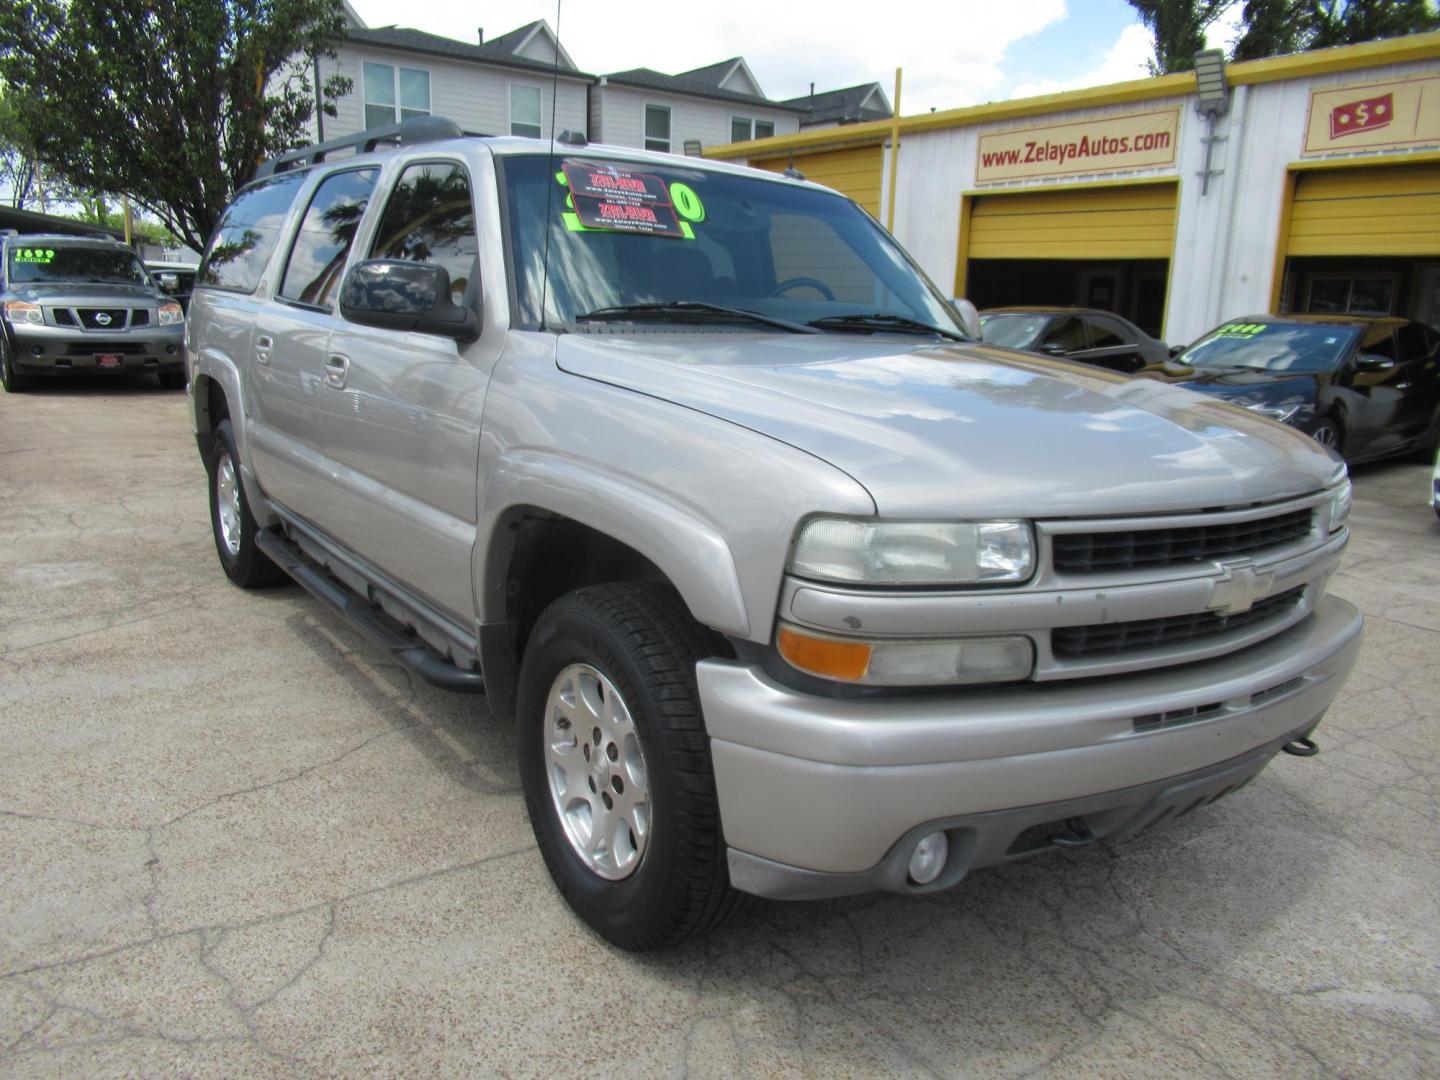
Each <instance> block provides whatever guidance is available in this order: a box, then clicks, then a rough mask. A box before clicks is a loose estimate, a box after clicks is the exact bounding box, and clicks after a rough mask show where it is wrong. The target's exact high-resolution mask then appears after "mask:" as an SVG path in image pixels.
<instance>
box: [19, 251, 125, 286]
mask: <svg viewBox="0 0 1440 1080" xmlns="http://www.w3.org/2000/svg"><path fill="white" fill-rule="evenodd" d="M9 272H10V281H11V282H12V283H13V284H15V285H25V284H34V283H36V282H50V281H57V282H84V283H86V284H92V283H104V284H114V285H149V284H150V279H149V278H148V277H146V276H145V268H144V267H143V266H141V265H140V260H139V259H137V258H136V257H135V255H134V253H132V252H130V251H128V250H124V249H121V248H114V249H110V248H94V247H80V246H75V247H67V246H66V245H64V244H54V243H50V244H44V245H39V246H35V247H30V246H28V245H25V244H17V245H13V246H11V248H10V267H9Z"/></svg>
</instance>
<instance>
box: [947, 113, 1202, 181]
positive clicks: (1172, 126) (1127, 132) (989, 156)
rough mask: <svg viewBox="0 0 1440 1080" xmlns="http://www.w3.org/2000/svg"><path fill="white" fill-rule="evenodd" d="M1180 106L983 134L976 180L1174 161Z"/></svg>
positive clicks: (1144, 166) (1068, 173) (1126, 168)
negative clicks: (1177, 107)
mask: <svg viewBox="0 0 1440 1080" xmlns="http://www.w3.org/2000/svg"><path fill="white" fill-rule="evenodd" d="M1179 128H1180V110H1179V109H1160V110H1158V111H1156V112H1144V113H1134V114H1132V115H1128V116H1106V117H1101V118H1098V119H1094V120H1077V121H1075V122H1074V123H1069V124H1047V125H1046V126H1044V127H1035V128H1023V129H1021V130H1019V131H993V132H990V133H989V134H986V135H981V136H980V149H979V157H978V159H977V160H976V162H975V182H976V183H979V184H989V183H995V182H996V181H999V180H1023V179H1026V178H1027V177H1032V176H1078V175H1081V174H1084V173H1113V172H1128V171H1130V170H1133V169H1155V168H1163V167H1164V166H1166V165H1173V164H1175V149H1176V145H1177V144H1178V143H1179V141H1180V140H1179V138H1178V132H1179Z"/></svg>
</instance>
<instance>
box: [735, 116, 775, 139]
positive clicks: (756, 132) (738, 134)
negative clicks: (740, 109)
mask: <svg viewBox="0 0 1440 1080" xmlns="http://www.w3.org/2000/svg"><path fill="white" fill-rule="evenodd" d="M774 134H775V121H773V120H751V119H750V117H748V116H732V117H731V118H730V141H731V142H749V141H750V140H751V139H768V138H770V137H771V136H772V135H774Z"/></svg>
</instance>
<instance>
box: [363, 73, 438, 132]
mask: <svg viewBox="0 0 1440 1080" xmlns="http://www.w3.org/2000/svg"><path fill="white" fill-rule="evenodd" d="M364 78H365V126H366V127H367V128H372V127H381V126H382V125H385V124H393V123H396V122H397V121H400V120H408V119H410V117H412V116H429V115H430V72H428V71H425V70H424V69H423V68H407V67H396V66H395V65H393V64H376V63H373V62H372V61H369V60H366V61H365V65H364Z"/></svg>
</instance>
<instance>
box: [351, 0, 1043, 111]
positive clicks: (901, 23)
mask: <svg viewBox="0 0 1440 1080" xmlns="http://www.w3.org/2000/svg"><path fill="white" fill-rule="evenodd" d="M352 3H353V6H354V7H355V8H356V10H357V11H358V12H359V13H360V15H361V17H362V18H364V19H365V20H366V22H367V23H369V24H370V25H371V26H385V25H389V24H392V23H394V24H398V25H401V26H412V27H414V28H416V29H419V30H428V31H430V32H431V33H435V34H444V35H445V36H447V37H453V38H457V39H459V40H462V41H473V40H475V35H476V31H477V25H476V24H477V20H479V21H481V22H483V25H484V27H485V34H486V37H487V38H493V37H496V36H498V35H500V34H503V33H505V32H507V31H509V30H513V29H515V28H516V27H517V26H523V25H524V24H526V23H528V22H531V21H533V20H535V19H542V18H543V19H546V20H548V21H549V22H550V24H551V26H554V25H555V21H556V13H555V6H554V4H553V3H547V4H536V3H534V2H533V0H499V2H495V3H486V4H485V5H484V6H483V8H480V7H478V6H477V5H476V4H475V3H474V2H473V0H430V2H429V3H426V4H416V5H411V6H406V5H402V4H400V3H398V2H396V0H352ZM481 11H483V15H482V14H480V12H481ZM677 12H678V13H679V14H676V13H677ZM1065 15H1066V9H1065V0H1020V2H1018V3H1017V2H1010V3H1004V2H994V0H986V2H984V3H975V2H973V0H972V2H970V3H963V4H961V3H953V2H948V3H939V2H936V0H890V2H889V3H886V4H884V5H882V6H881V7H878V8H877V6H876V5H875V4H874V3H873V2H862V0H791V2H790V3H786V2H785V0H728V2H727V3H725V4H704V5H693V6H688V5H687V6H681V5H660V6H657V7H654V8H652V9H650V11H649V12H648V13H642V12H640V11H638V10H636V9H633V8H630V7H629V6H628V5H617V4H613V3H612V4H602V3H596V2H594V0H580V2H576V0H570V2H569V3H567V4H564V5H563V6H562V8H561V11H560V27H559V32H560V40H561V41H562V42H564V44H565V48H566V50H567V51H568V52H569V53H570V55H571V57H572V58H573V59H574V61H575V63H576V65H577V66H578V67H579V68H580V69H581V70H583V71H588V72H592V73H594V74H603V73H605V72H609V71H620V70H624V69H625V68H632V67H651V68H656V69H658V70H660V71H665V72H669V73H672V74H673V73H675V72H680V71H686V70H689V69H690V68H695V67H700V66H702V65H704V64H711V63H714V62H716V61H717V60H724V59H726V58H727V57H730V56H736V55H743V56H744V57H745V59H746V61H747V62H748V63H749V64H750V68H751V70H752V71H754V73H755V77H756V78H757V79H758V80H759V81H760V86H761V88H762V89H763V90H764V91H765V93H766V94H767V95H768V96H770V97H773V98H786V97H797V96H799V95H801V94H803V93H805V92H806V91H807V90H808V89H809V87H810V83H811V82H812V81H813V82H814V83H815V85H816V87H817V88H818V89H833V88H835V87H840V86H851V85H854V84H856V83H863V82H872V81H873V82H878V83H880V84H881V85H882V86H883V87H885V93H886V95H887V96H890V95H892V94H893V89H894V83H895V68H896V67H902V68H904V72H905V74H904V85H903V94H902V100H901V110H902V111H903V112H904V113H906V114H911V113H918V112H924V111H926V110H927V109H930V108H939V109H948V108H954V107H956V106H959V105H965V104H970V103H972V102H976V101H985V100H989V99H991V98H994V97H995V96H996V94H997V91H999V90H1000V89H1001V88H1002V87H1003V85H1004V82H1005V79H1004V75H1003V72H1002V62H1003V60H1004V53H1005V50H1006V49H1007V48H1008V47H1010V46H1011V45H1013V44H1014V43H1016V42H1018V41H1020V40H1022V39H1024V38H1026V37H1028V36H1030V35H1032V34H1036V33H1039V32H1040V31H1041V30H1043V29H1045V28H1046V27H1047V26H1051V25H1053V24H1055V23H1057V22H1059V21H1060V20H1061V19H1063V18H1065Z"/></svg>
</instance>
